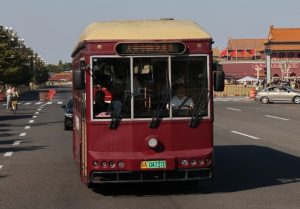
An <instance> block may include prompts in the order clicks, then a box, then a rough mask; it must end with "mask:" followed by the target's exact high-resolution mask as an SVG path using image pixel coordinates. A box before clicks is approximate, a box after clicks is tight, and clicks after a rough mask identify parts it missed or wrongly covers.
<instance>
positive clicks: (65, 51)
mask: <svg viewBox="0 0 300 209" xmlns="http://www.w3.org/2000/svg"><path fill="white" fill-rule="evenodd" d="M299 8H300V1H299V0H285V1H271V0H265V1H264V0H239V1H237V0H226V1H225V0H219V1H217V0H206V1H201V0H89V1H83V0H51V1H49V0H48V1H45V0H26V1H24V0H9V1H5V0H0V25H4V26H10V27H13V29H14V30H15V31H16V32H17V33H18V35H19V36H20V37H21V38H24V39H25V44H26V45H27V46H28V47H31V48H33V49H34V50H35V51H37V52H38V53H39V54H40V55H41V56H42V57H43V58H44V59H45V61H46V62H48V63H53V64H55V63H58V61H59V60H63V61H64V62H70V61H71V57H70V54H71V52H72V50H73V48H74V46H75V44H76V42H77V40H78V39H79V35H80V33H81V32H82V30H83V29H84V28H85V27H86V26H87V25H89V24H90V23H92V22H96V21H108V20H132V19H160V18H164V17H172V18H175V19H186V20H193V21H195V22H197V23H198V24H199V25H200V26H202V27H203V28H204V29H205V30H206V31H208V32H209V33H210V34H211V35H212V37H213V39H214V41H215V44H214V47H218V48H219V49H224V48H225V47H226V45H227V41H228V38H230V37H231V38H266V37H267V35H268V31H269V27H270V25H274V26H275V27H298V28H300V21H299V20H300V10H299Z"/></svg>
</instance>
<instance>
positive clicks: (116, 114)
mask: <svg viewBox="0 0 300 209" xmlns="http://www.w3.org/2000/svg"><path fill="white" fill-rule="evenodd" d="M131 95H132V93H131V92H130V91H127V90H125V91H124V94H123V96H122V99H121V101H120V102H121V106H120V107H119V108H118V109H117V110H116V111H115V112H114V113H113V115H112V119H111V122H110V125H109V128H110V129H116V128H117V127H118V126H119V123H120V120H121V114H122V110H123V108H124V106H125V103H126V101H127V99H128V97H131Z"/></svg>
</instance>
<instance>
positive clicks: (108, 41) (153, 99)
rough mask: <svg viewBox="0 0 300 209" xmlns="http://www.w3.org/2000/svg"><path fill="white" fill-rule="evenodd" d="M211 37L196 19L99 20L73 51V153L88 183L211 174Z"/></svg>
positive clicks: (214, 84)
mask: <svg viewBox="0 0 300 209" xmlns="http://www.w3.org/2000/svg"><path fill="white" fill-rule="evenodd" d="M212 43H213V41H212V38H211V36H210V35H209V34H208V33H207V32H205V31H204V30H203V29H202V28H200V27H199V26H198V25H197V24H196V23H194V22H191V21H179V20H142V21H112V22H96V23H93V24H91V25H89V26H88V27H87V28H86V29H85V30H84V31H83V32H82V34H81V36H80V40H79V42H78V44H77V45H76V47H75V49H74V51H73V53H72V58H73V63H72V68H73V90H74V91H73V100H74V111H73V112H74V113H73V124H74V127H73V153H74V158H75V161H76V162H77V163H78V165H79V167H80V176H81V180H82V181H83V182H84V183H86V184H93V183H124V182H151V181H153V182H156V181H188V180H199V179H207V178H211V177H212V174H213V91H214V90H215V91H223V88H224V73H223V71H221V70H219V71H215V72H214V71H213V62H212Z"/></svg>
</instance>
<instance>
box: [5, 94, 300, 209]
mask: <svg viewBox="0 0 300 209" xmlns="http://www.w3.org/2000/svg"><path fill="white" fill-rule="evenodd" d="M70 96H71V92H70V90H67V89H65V90H64V89H59V90H58V93H57V95H56V96H55V98H54V100H53V101H51V102H39V101H38V98H37V95H36V94H33V93H31V94H27V95H24V96H23V98H22V99H21V101H20V103H21V104H20V105H19V110H18V112H17V114H16V115H12V114H11V113H10V112H7V111H6V110H5V106H4V105H2V104H0V105H1V106H0V209H46V208H47V209H48V208H49V209H65V208H66V209H67V208H72V209H96V208H97V209H98V208H99V209H102V208H103V209H110V208H111V209H118V208H122V209H124V208H128V209H129V208H133V209H135V208H136V209H144V208H145V209H148V208H149V209H150V208H154V209H156V208H157V209H158V208H159V209H162V208H166V209H169V208H172V209H173V208H183V209H198V208H205V209H216V208H222V209H223V208H225V209H227V208H228V209H235V208H237V209H241V208H243V209H248V208H249V209H250V208H251V209H252V208H255V209H260V208H262V209H283V208H284V209H294V208H295V209H296V208H297V209H298V208H300V190H299V188H300V183H299V181H300V166H299V165H300V158H299V157H300V137H299V135H300V128H299V127H300V122H299V118H300V105H295V104H268V105H261V104H258V103H255V102H253V101H249V99H232V100H231V99H226V100H225V101H222V100H217V101H216V102H215V129H214V135H215V145H216V147H215V178H214V179H213V180H212V181H202V182H200V183H199V184H198V185H193V184H182V183H168V184H124V185H108V186H106V185H105V186H101V187H99V188H96V189H94V190H92V189H88V188H87V187H86V186H85V185H83V184H82V183H81V182H80V179H79V171H78V167H77V166H76V165H75V163H74V161H73V158H72V132H71V131H64V130H63V108H62V107H61V106H62V105H63V104H65V103H66V101H67V99H68V98H69V97H70Z"/></svg>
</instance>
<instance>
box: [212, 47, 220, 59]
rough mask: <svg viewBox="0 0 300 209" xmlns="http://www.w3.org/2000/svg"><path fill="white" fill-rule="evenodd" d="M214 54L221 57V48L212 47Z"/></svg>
mask: <svg viewBox="0 0 300 209" xmlns="http://www.w3.org/2000/svg"><path fill="white" fill-rule="evenodd" d="M212 51H213V56H216V57H219V56H220V50H219V49H218V48H212Z"/></svg>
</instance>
